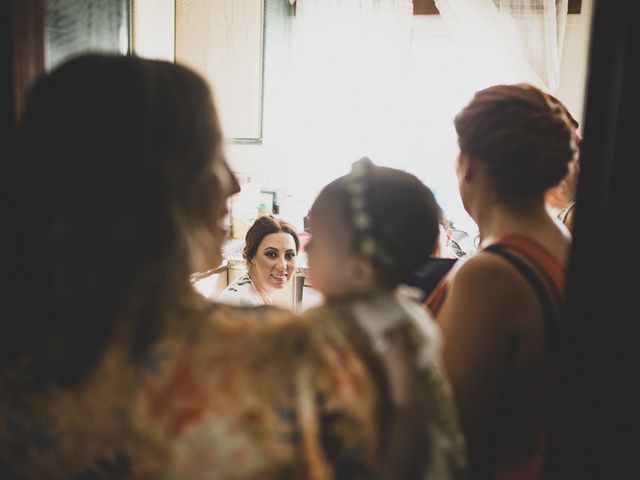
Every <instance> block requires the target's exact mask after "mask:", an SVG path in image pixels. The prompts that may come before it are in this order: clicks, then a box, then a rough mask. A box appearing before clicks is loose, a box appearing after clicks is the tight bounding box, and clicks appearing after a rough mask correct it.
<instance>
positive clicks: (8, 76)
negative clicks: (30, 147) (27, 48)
mask: <svg viewBox="0 0 640 480" xmlns="http://www.w3.org/2000/svg"><path fill="white" fill-rule="evenodd" d="M10 18H11V10H10V4H9V2H8V1H0V142H1V143H2V145H6V139H7V138H8V137H9V136H10V132H11V131H12V130H13V128H14V126H15V111H14V108H15V106H14V102H13V76H12V56H11V21H10Z"/></svg>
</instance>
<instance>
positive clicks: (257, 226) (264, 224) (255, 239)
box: [242, 215, 300, 263]
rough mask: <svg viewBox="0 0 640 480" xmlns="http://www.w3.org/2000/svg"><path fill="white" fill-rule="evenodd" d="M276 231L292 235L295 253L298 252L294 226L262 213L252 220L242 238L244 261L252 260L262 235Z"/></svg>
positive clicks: (298, 246) (298, 241)
mask: <svg viewBox="0 0 640 480" xmlns="http://www.w3.org/2000/svg"><path fill="white" fill-rule="evenodd" d="M278 232H284V233H288V234H289V235H291V236H292V237H293V241H294V242H295V244H296V253H298V250H300V239H299V238H298V232H296V229H295V227H294V226H293V225H291V224H290V223H288V222H285V221H284V220H282V219H281V218H279V217H276V216H275V215H263V216H262V217H258V218H257V219H256V221H255V222H253V225H251V227H250V228H249V230H248V231H247V235H246V236H245V238H244V249H243V250H242V257H243V258H244V260H245V262H247V263H249V262H251V260H253V257H255V256H256V253H257V251H258V247H259V246H260V242H262V240H263V239H264V237H266V236H267V235H270V234H272V233H278Z"/></svg>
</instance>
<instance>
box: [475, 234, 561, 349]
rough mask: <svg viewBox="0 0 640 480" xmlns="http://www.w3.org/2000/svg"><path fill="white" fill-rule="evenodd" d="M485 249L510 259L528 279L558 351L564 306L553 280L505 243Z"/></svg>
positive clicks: (554, 346) (550, 339)
mask: <svg viewBox="0 0 640 480" xmlns="http://www.w3.org/2000/svg"><path fill="white" fill-rule="evenodd" d="M483 251H484V252H490V253H494V254H496V255H499V256H501V257H502V258H504V259H505V260H507V261H509V263H511V265H513V266H514V267H515V268H516V270H518V271H519V272H520V274H521V275H522V276H523V277H524V278H525V280H527V282H528V283H529V285H530V286H531V288H532V289H533V291H534V293H535V295H536V297H537V298H538V301H539V302H540V307H541V308H542V315H543V317H544V319H545V321H546V324H547V330H548V332H549V341H550V345H551V349H552V351H556V350H557V347H556V345H557V343H558V329H559V327H560V314H561V311H562V308H561V301H560V298H559V295H558V294H557V292H556V291H555V287H554V285H553V283H552V282H551V280H550V279H549V278H548V277H547V275H545V274H544V272H542V271H540V269H539V268H535V270H534V267H533V266H532V265H531V262H530V261H527V260H524V259H523V258H522V255H521V254H517V253H515V252H513V251H510V249H509V248H508V247H507V246H505V245H501V244H494V245H490V246H489V247H487V248H485V249H484V250H483ZM545 284H546V286H545Z"/></svg>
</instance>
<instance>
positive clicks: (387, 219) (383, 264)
mask: <svg viewBox="0 0 640 480" xmlns="http://www.w3.org/2000/svg"><path fill="white" fill-rule="evenodd" d="M352 176H353V173H350V174H348V175H344V176H342V177H340V178H338V179H336V180H334V181H333V182H331V183H329V184H328V185H327V186H325V187H324V188H323V189H322V191H321V192H320V195H318V198H317V199H316V203H323V204H324V207H323V209H326V208H330V209H331V215H333V216H334V218H335V219H336V220H337V222H339V223H338V224H339V225H340V226H341V227H342V228H343V229H347V230H348V231H349V236H348V241H350V243H351V246H350V248H351V250H352V251H353V252H354V253H358V254H362V253H363V251H362V250H363V249H362V240H363V238H362V237H363V235H365V236H367V237H370V238H372V239H373V240H374V241H375V243H376V248H377V249H383V250H384V253H385V257H388V258H389V259H390V260H391V261H389V262H387V261H383V260H384V259H381V258H380V257H379V255H376V254H375V253H374V254H373V255H367V257H368V258H369V260H370V261H371V263H372V264H373V265H374V267H375V269H376V274H377V280H378V284H379V285H380V286H382V287H384V288H394V287H396V286H397V285H398V284H399V283H400V282H401V281H402V279H404V278H406V277H407V276H408V275H409V274H411V273H413V272H415V271H416V270H418V269H419V268H421V267H422V266H423V265H424V264H425V263H426V261H427V260H428V258H429V256H430V255H431V254H432V252H433V251H434V248H435V245H436V242H437V241H438V235H439V227H438V225H439V218H440V212H441V210H440V207H439V206H438V204H437V202H436V200H435V197H434V196H433V192H431V190H430V189H429V188H428V187H427V186H426V185H425V184H424V183H422V182H421V181H420V180H419V179H418V178H417V177H416V176H414V175H412V174H410V173H407V172H404V171H402V170H398V169H395V168H388V167H379V166H375V165H373V164H370V166H368V167H367V170H366V173H365V174H364V175H363V176H362V177H361V181H362V182H363V184H364V187H365V188H364V189H363V193H361V194H360V195H362V201H361V202H360V203H363V204H364V205H363V206H362V207H363V211H364V212H366V215H367V217H369V218H370V226H369V227H368V229H367V231H366V232H362V231H361V229H358V228H356V223H355V222H356V219H355V218H354V214H353V212H352V208H350V205H352V204H353V202H354V198H353V193H352V192H353V188H352V187H353V181H352ZM359 200H360V199H359ZM324 202H328V203H329V205H327V204H326V203H324ZM312 233H313V232H312Z"/></svg>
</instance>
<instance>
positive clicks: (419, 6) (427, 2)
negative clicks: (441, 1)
mask: <svg viewBox="0 0 640 480" xmlns="http://www.w3.org/2000/svg"><path fill="white" fill-rule="evenodd" d="M413 14H414V15H440V12H439V11H438V8H437V7H436V2H435V0H413Z"/></svg>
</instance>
